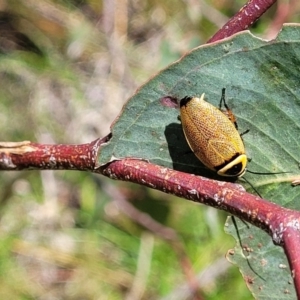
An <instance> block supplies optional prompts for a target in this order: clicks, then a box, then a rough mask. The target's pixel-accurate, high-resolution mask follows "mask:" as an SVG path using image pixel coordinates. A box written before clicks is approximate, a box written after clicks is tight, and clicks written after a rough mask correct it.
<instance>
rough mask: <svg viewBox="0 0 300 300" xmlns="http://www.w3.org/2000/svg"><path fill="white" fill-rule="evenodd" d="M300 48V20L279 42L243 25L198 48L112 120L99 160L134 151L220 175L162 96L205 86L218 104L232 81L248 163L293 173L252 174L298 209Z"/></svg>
mask: <svg viewBox="0 0 300 300" xmlns="http://www.w3.org/2000/svg"><path fill="white" fill-rule="evenodd" d="M299 49H300V27H299V26H297V25H287V26H285V27H284V28H283V30H282V31H281V33H280V35H279V36H278V38H277V39H276V40H274V41H272V42H266V41H263V40H261V39H259V38H257V37H254V36H253V35H252V34H251V33H249V32H243V33H240V34H237V35H235V36H233V37H232V38H230V39H227V40H225V41H221V42H218V43H214V44H210V45H204V46H201V47H199V48H196V49H195V50H193V51H192V52H190V53H188V54H187V55H186V56H184V57H183V58H182V59H181V60H179V61H178V62H176V63H174V64H172V65H170V66H169V67H168V68H166V69H165V70H163V71H162V72H161V73H159V74H158V75H157V76H156V77H154V78H152V79H151V80H150V81H149V82H147V83H146V84H145V85H144V86H142V87H141V88H140V89H139V90H138V91H137V93H136V94H135V95H134V96H133V97H132V98H131V99H130V100H129V101H128V102H127V103H126V105H125V106H124V108H123V111H122V113H121V115H120V116H119V117H118V119H117V121H116V122H115V124H114V126H113V127H112V135H113V137H112V139H111V140H110V142H109V143H108V144H106V145H104V146H103V147H102V148H101V150H100V154H99V160H98V161H99V164H101V165H103V164H106V163H107V162H110V161H112V160H114V159H118V158H124V157H135V158H142V159H146V160H149V161H150V162H152V163H155V164H159V165H162V166H166V167H169V168H174V169H176V170H181V171H185V172H188V173H195V174H200V175H204V176H209V177H213V176H214V174H212V173H211V172H210V171H208V170H207V169H206V168H204V167H203V165H202V164H201V163H200V162H199V161H198V159H197V158H196V157H195V156H194V154H193V153H192V152H191V151H190V149H189V147H188V145H187V142H186V140H185V138H184V135H183V133H182V128H181V124H180V121H179V120H178V115H179V112H178V110H177V109H174V108H170V107H166V106H164V105H162V104H161V99H162V98H164V97H167V96H170V97H175V98H177V99H181V98H183V97H184V96H187V95H188V96H199V95H201V94H202V93H203V92H205V94H206V99H207V101H209V102H210V103H212V104H214V105H216V106H218V104H219V101H220V96H221V89H222V88H223V87H225V88H226V97H227V103H228V105H229V106H230V107H231V109H232V110H233V112H234V114H235V115H236V117H237V122H238V125H239V129H240V131H241V132H242V131H244V130H246V129H250V132H249V133H248V134H246V135H245V136H243V138H244V142H245V145H246V151H247V154H248V157H250V158H251V159H252V161H251V162H250V163H249V164H248V167H249V169H250V170H252V171H257V172H280V171H289V172H291V173H290V174H287V175H276V176H275V175H274V176H263V175H254V174H249V173H248V174H246V177H247V179H248V180H250V181H251V182H252V184H253V185H255V186H256V187H257V188H258V190H259V192H260V193H261V194H262V195H263V197H267V198H270V199H272V200H273V201H275V202H277V203H282V202H284V203H285V205H286V206H289V207H291V208H296V207H297V206H298V204H297V202H296V198H297V196H299V191H300V189H298V188H291V186H290V183H289V182H288V181H289V180H290V177H291V175H295V174H297V173H298V162H299V160H300V157H299V151H298V147H299V145H298V139H297V137H298V132H299V126H300V122H299V118H298V116H299V115H300V101H299V95H300V85H299V77H300V75H299V74H300V72H299V71H300V50H299ZM222 180H226V178H222ZM274 181H276V183H275V184H274ZM279 182H285V183H283V184H281V185H279V184H278V183H279ZM287 194H288V195H289V198H288V199H287V197H286V195H287Z"/></svg>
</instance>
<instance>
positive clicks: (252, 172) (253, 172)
mask: <svg viewBox="0 0 300 300" xmlns="http://www.w3.org/2000/svg"><path fill="white" fill-rule="evenodd" d="M246 172H249V173H251V174H257V175H276V174H287V173H291V172H274V173H272V172H266V173H265V172H262V173H261V172H255V171H250V170H249V169H247V170H246Z"/></svg>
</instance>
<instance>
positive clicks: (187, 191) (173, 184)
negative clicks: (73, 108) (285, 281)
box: [0, 136, 300, 297]
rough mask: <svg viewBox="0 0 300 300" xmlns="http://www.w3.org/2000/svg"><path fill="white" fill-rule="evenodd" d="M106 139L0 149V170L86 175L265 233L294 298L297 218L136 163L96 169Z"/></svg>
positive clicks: (232, 188)
mask: <svg viewBox="0 0 300 300" xmlns="http://www.w3.org/2000/svg"><path fill="white" fill-rule="evenodd" d="M108 140H109V136H107V137H105V138H103V139H98V140H96V141H93V142H91V143H90V144H84V145H43V144H37V143H30V142H21V143H0V170H22V169H39V170H45V169H52V170H57V169H64V170H88V171H92V172H95V173H100V174H103V175H105V176H108V177H110V178H111V179H118V180H124V181H129V182H135V183H138V184H141V185H144V186H147V187H150V188H153V189H157V190H160V191H162V192H165V193H169V194H172V195H176V196H178V197H182V198H185V199H188V200H192V201H195V202H198V203H202V204H205V205H209V206H212V207H215V208H218V209H221V210H224V211H226V212H228V213H230V214H232V215H235V216H238V217H239V218H241V219H243V220H245V221H247V222H249V223H251V224H253V225H255V226H257V227H260V228H261V229H263V230H264V231H266V232H267V233H268V234H269V235H270V236H271V237H272V239H273V241H274V243H275V244H277V245H281V246H283V248H284V250H285V252H286V255H287V257H288V260H289V263H290V267H291V270H292V274H293V277H294V282H295V286H296V290H297V294H298V297H299V296H300V294H299V291H300V279H299V278H300V256H299V250H298V246H299V244H300V212H298V211H294V210H290V209H286V208H283V207H280V206H279V205H276V204H274V203H271V202H269V201H267V200H264V199H261V198H259V197H257V196H254V195H252V194H249V193H247V192H245V191H244V190H243V188H242V187H241V186H240V185H237V184H234V183H228V182H220V181H216V180H211V179H208V178H204V177H199V176H194V175H191V174H188V173H183V172H179V171H176V170H172V169H168V168H165V167H162V166H158V165H153V164H151V163H147V162H145V161H141V160H136V159H123V160H116V161H113V162H111V163H108V164H107V165H105V166H101V167H99V166H98V165H97V154H98V153H99V150H100V146H101V144H103V143H105V142H107V141H108Z"/></svg>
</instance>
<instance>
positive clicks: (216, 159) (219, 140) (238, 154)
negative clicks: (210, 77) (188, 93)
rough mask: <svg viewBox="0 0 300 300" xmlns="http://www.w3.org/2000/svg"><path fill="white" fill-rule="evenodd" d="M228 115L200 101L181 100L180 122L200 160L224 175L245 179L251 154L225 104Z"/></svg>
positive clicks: (223, 97)
mask: <svg viewBox="0 0 300 300" xmlns="http://www.w3.org/2000/svg"><path fill="white" fill-rule="evenodd" d="M222 101H223V103H224V106H225V107H226V109H227V113H224V112H222V111H221V110H220V109H218V108H216V107H215V106H213V105H212V104H210V103H208V102H206V101H205V100H204V94H202V95H201V97H200V98H197V97H185V98H183V99H181V101H180V119H181V123H182V128H183V132H184V135H185V138H186V140H187V142H188V144H189V146H190V148H191V150H192V151H193V152H194V153H195V155H196V156H197V157H198V159H199V160H200V161H201V162H202V163H203V164H204V165H205V166H206V167H208V168H209V169H211V170H214V171H216V172H217V173H218V174H219V175H222V176H231V177H241V176H243V175H244V174H245V172H246V166H247V162H248V159H247V155H246V153H245V147H244V143H243V140H242V138H241V135H240V134H239V132H238V131H237V126H236V123H235V118H234V115H233V114H232V112H231V111H230V110H229V108H228V107H227V105H226V102H225V89H223V90H222V97H221V101H220V108H221V104H222Z"/></svg>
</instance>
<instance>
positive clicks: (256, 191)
mask: <svg viewBox="0 0 300 300" xmlns="http://www.w3.org/2000/svg"><path fill="white" fill-rule="evenodd" d="M243 179H244V180H245V181H246V182H247V183H248V184H249V185H250V186H251V187H252V189H253V190H254V191H255V193H256V194H257V195H258V196H259V197H260V198H262V196H261V194H260V193H259V192H258V190H257V189H256V188H255V187H254V185H253V184H252V183H251V182H250V181H249V180H248V179H247V178H246V177H243Z"/></svg>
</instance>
